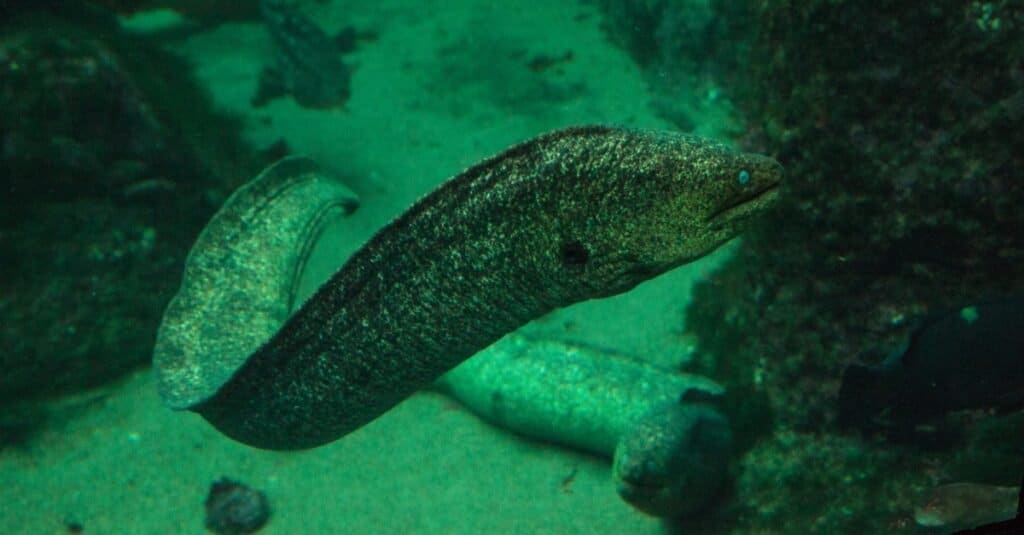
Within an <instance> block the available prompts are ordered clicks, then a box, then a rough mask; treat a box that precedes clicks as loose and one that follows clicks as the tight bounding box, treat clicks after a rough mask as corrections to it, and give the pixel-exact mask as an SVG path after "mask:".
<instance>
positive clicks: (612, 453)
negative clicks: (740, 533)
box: [434, 334, 732, 517]
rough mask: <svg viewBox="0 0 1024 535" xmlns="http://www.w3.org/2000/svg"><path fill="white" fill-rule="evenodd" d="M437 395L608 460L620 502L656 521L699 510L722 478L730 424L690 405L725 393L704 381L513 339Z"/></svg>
mask: <svg viewBox="0 0 1024 535" xmlns="http://www.w3.org/2000/svg"><path fill="white" fill-rule="evenodd" d="M434 387H435V388H436V389H438V390H440V391H441V392H444V393H446V394H448V395H450V396H452V397H454V398H456V399H458V400H459V401H460V402H461V403H462V404H463V405H465V406H466V407H468V408H469V409H470V410H471V411H473V412H474V413H475V414H477V415H479V416H480V417H481V418H483V419H484V420H487V421H489V422H491V423H493V424H495V425H498V426H500V427H502V428H505V429H510V430H512V431H516V432H518V433H520V434H523V435H526V436H529V437H533V438H537V439H540V440H543V441H547V442H554V443H558V444H562V445H566V446H571V447H574V448H578V449H583V450H586V451H590V452H592V453H596V454H598V455H601V456H603V457H607V458H612V459H613V474H614V477H615V480H616V487H617V491H618V492H619V495H620V496H622V498H623V499H625V500H626V501H628V502H629V503H630V504H632V505H633V506H635V507H637V508H638V509H640V510H642V511H645V512H647V513H649V514H652V515H656V516H670V517H674V516H679V515H683V514H687V513H691V512H693V511H695V510H697V509H699V508H700V507H701V506H702V505H704V504H706V502H707V501H708V499H710V498H711V497H713V496H714V494H715V491H716V490H717V489H718V488H719V487H720V486H721V484H722V482H723V481H724V480H725V477H726V473H727V468H728V463H729V460H730V452H731V449H732V432H731V430H730V427H729V424H728V422H727V421H726V419H725V418H724V417H723V416H721V414H719V412H718V411H717V410H715V409H714V408H713V406H711V405H710V404H708V403H700V402H690V401H687V400H686V398H692V397H698V398H700V397H703V398H708V397H709V396H717V395H719V394H721V393H722V392H723V389H722V387H721V386H720V385H718V384H717V383H715V382H713V381H711V380H710V379H707V378H704V377H701V376H697V375H684V374H678V373H667V372H664V371H661V370H657V369H654V368H652V367H650V366H646V365H643V364H641V363H639V362H636V361H633V360H631V359H629V358H626V357H623V356H621V355H618V354H614V353H609V352H607V351H602V350H599V349H595V348H589V347H584V346H578V345H571V344H566V343H562V342H558V341H552V340H531V339H528V338H526V337H523V336H522V335H518V334H510V335H508V336H506V337H504V338H502V339H501V340H499V341H498V342H496V343H495V344H492V345H491V346H489V347H488V348H487V349H484V350H483V351H481V352H479V353H477V354H476V355H475V356H473V357H472V358H470V359H468V360H467V361H465V362H463V363H462V364H460V365H459V366H457V367H456V368H455V369H453V370H451V371H449V372H448V373H446V374H444V375H442V376H441V378H440V379H439V380H438V381H437V382H436V383H435V385H434ZM693 390H697V391H700V393H701V394H702V396H692V395H688V394H692V392H691V391H693Z"/></svg>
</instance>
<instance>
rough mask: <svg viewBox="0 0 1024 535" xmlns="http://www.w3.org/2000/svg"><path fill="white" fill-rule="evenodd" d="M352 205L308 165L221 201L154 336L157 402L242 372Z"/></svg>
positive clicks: (199, 394) (179, 398)
mask: <svg viewBox="0 0 1024 535" xmlns="http://www.w3.org/2000/svg"><path fill="white" fill-rule="evenodd" d="M358 206H359V200H358V198H357V197H356V195H355V194H354V193H352V192H351V191H350V190H349V189H348V188H346V187H345V186H343V185H341V184H340V183H338V182H336V181H334V180H332V179H330V178H328V177H326V176H324V175H323V174H322V173H321V172H320V170H319V168H318V167H317V165H316V164H315V163H314V162H313V161H311V160H309V159H307V158H295V157H290V158H285V159H283V160H281V161H280V162H278V163H276V164H274V165H272V166H270V167H268V168H267V169H266V170H265V171H263V172H262V173H260V175H259V176H257V177H256V178H255V179H253V180H252V181H251V182H249V183H248V184H246V185H245V186H243V187H241V188H239V189H238V190H237V191H236V192H235V193H234V194H232V195H231V197H229V198H228V200H227V201H225V203H224V205H223V206H222V207H221V209H220V211H218V212H217V214H215V215H214V217H213V219H211V220H210V222H209V223H208V224H207V225H206V227H205V228H204V229H203V231H202V232H201V233H200V234H199V237H198V238H197V239H196V243H195V244H194V245H193V246H192V250H191V251H190V252H189V255H188V258H187V259H186V260H185V274H184V277H183V280H182V284H181V287H180V288H179V289H178V293H177V294H176V295H175V296H174V298H173V299H172V300H171V302H170V303H169V304H168V306H167V309H166V310H165V311H164V317H163V321H162V322H161V324H160V328H159V330H158V331H157V340H156V346H155V348H154V352H153V353H154V364H155V366H156V368H157V372H158V374H159V389H160V397H161V398H162V399H163V400H164V401H165V402H167V404H168V405H170V406H171V407H173V408H184V407H189V406H192V405H194V404H196V403H199V402H200V401H202V400H203V399H204V398H205V397H206V396H205V395H204V394H203V393H208V392H213V391H215V390H216V389H217V388H219V387H220V386H221V385H223V384H224V383H225V382H227V381H228V379H230V378H231V376H232V374H234V372H235V370H237V369H238V368H239V367H240V366H242V365H243V364H244V363H245V358H246V357H247V356H248V355H249V354H250V353H252V352H253V351H256V350H257V349H259V347H260V346H261V345H262V344H263V343H264V342H266V341H267V340H268V339H269V338H270V337H271V336H273V334H274V333H275V332H277V330H278V329H279V328H280V327H281V325H282V324H283V323H284V322H285V320H287V319H288V316H289V315H290V314H291V311H292V309H293V308H294V307H295V306H296V305H297V303H296V298H295V296H296V292H297V291H298V283H299V280H300V278H299V276H300V274H301V273H302V270H303V268H304V267H305V265H306V260H307V258H308V256H309V253H310V252H311V251H312V248H313V244H314V243H315V242H316V240H317V238H319V236H320V234H321V231H322V230H323V229H324V227H325V226H326V224H327V223H329V222H330V221H331V220H332V219H334V218H335V217H338V216H342V215H347V214H349V213H351V212H352V211H354V210H355V209H356V208H357V207H358Z"/></svg>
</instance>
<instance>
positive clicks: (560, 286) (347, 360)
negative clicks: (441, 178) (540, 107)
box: [156, 127, 782, 449]
mask: <svg viewBox="0 0 1024 535" xmlns="http://www.w3.org/2000/svg"><path fill="white" fill-rule="evenodd" d="M781 178H782V169H781V166H779V164H778V163H776V162H775V161H773V160H771V159H769V158H766V157H763V156H758V155H753V154H744V153H739V152H736V151H733V150H731V149H729V148H727V147H725V146H723V145H720V144H717V143H714V142H711V141H707V140H704V139H700V138H696V137H692V136H687V135H682V134H676V133H669V132H649V131H634V130H622V129H616V128H607V127H579V128H570V129H566V130H560V131H556V132H552V133H549V134H545V135H541V136H539V137H536V138H534V139H532V140H529V141H526V142H524V143H522V144H520V145H516V146H514V147H512V148H511V149H508V150H506V151H505V152H503V153H501V154H499V155H497V156H495V157H493V158H490V159H488V160H485V161H484V162H482V163H480V164H478V165H476V166H474V167H471V168H470V169H468V170H466V171H464V172H463V173H461V174H459V175H457V176H456V177H454V178H453V179H451V180H449V181H448V182H446V183H445V184H443V185H442V186H441V187H439V188H438V189H436V190H435V191H434V192H432V193H430V194H429V195H427V196H426V197H424V198H423V199H421V200H420V201H418V202H417V203H416V204H414V205H413V206H412V207H411V208H410V209H409V210H408V211H406V212H405V213H404V214H402V215H401V216H399V217H398V218H397V219H396V220H394V221H393V222H392V223H390V224H389V225H387V226H385V227H384V228H383V229H381V230H380V231H379V232H378V233H377V234H376V235H375V236H374V237H373V238H371V239H370V241H369V242H368V243H367V244H366V245H364V246H363V247H362V248H361V249H360V250H358V251H357V252H356V253H355V254H354V255H353V256H352V257H351V258H349V259H348V261H347V262H346V263H345V264H344V265H343V266H342V267H341V268H340V269H339V270H338V272H337V273H335V274H334V276H332V277H331V279H330V280H329V281H328V282H327V283H325V284H324V285H323V286H322V287H321V288H320V289H319V290H317V292H316V293H315V294H314V295H313V296H312V297H311V298H310V299H309V300H308V301H307V302H306V303H305V304H304V305H302V307H301V308H299V310H298V311H297V312H296V313H295V314H294V315H293V316H292V317H291V318H290V319H288V320H287V322H286V323H284V325H283V326H282V327H281V329H280V330H279V331H277V333H276V334H274V335H273V336H272V337H270V338H269V340H268V341H266V343H264V344H263V345H262V346H261V347H259V349H257V350H256V351H255V352H253V353H252V354H251V355H248V356H247V357H245V356H243V357H241V359H242V360H243V361H244V362H243V363H242V364H241V365H240V366H238V367H237V369H236V370H235V371H234V373H233V375H231V376H230V378H227V380H226V381H225V382H224V383H223V384H220V385H217V384H215V381H209V380H200V381H193V380H192V379H193V377H194V376H195V374H194V373H193V372H191V371H190V370H193V369H198V368H203V367H205V366H207V365H208V364H206V363H205V362H206V361H207V360H210V359H213V360H217V359H227V360H230V361H231V363H232V365H233V364H234V363H235V362H238V360H239V356H238V355H237V354H234V355H220V354H214V353H202V352H191V353H187V354H181V353H175V352H174V350H173V348H172V349H171V350H170V352H168V351H167V348H166V347H165V348H163V349H162V348H161V347H160V346H159V345H158V348H157V352H156V353H157V365H158V368H160V372H161V386H162V388H161V392H162V394H163V398H164V401H165V402H166V403H167V404H168V405H170V406H172V407H175V408H188V409H191V410H194V411H196V412H198V413H200V414H201V415H203V416H204V417H205V418H206V419H207V420H208V421H210V422H211V423H212V424H213V425H214V426H216V427H217V428H218V429H219V430H221V431H222V432H223V433H225V434H226V435H228V436H230V437H232V438H234V439H236V440H238V441H241V442H244V443H247V444H250V445H253V446H256V447H262V448H270V449H295V448H309V447H314V446H318V445H321V444H324V443H327V442H330V441H333V440H336V439H337V438H340V437H341V436H343V435H345V434H346V433H349V432H351V431H353V430H355V429H357V428H359V427H360V426H362V425H364V424H366V423H368V422H369V421H371V420H373V419H374V418H376V417H377V416H380V415H381V414H383V413H384V412H385V411H387V410H388V409H390V408H391V407H393V406H394V405H395V404H397V403H398V402H400V401H402V400H403V399H405V398H406V397H408V396H409V395H410V394H412V393H413V392H415V391H416V390H417V389H420V388H422V387H425V386H427V385H429V384H430V383H431V382H433V381H434V380H435V379H436V378H437V377H439V376H440V375H441V374H442V373H444V372H445V371H447V370H449V369H451V368H452V367H454V366H455V365H457V364H459V363H460V362H462V361H463V360H465V359H466V358H468V357H470V356H471V355H473V354H474V353H476V352H477V351H479V350H480V349H483V348H484V347H487V346H488V345H490V344H491V343H493V342H494V341H496V340H497V339H498V338H500V337H501V336H503V335H504V334H506V333H508V332H510V331H512V330H514V329H515V328H517V327H519V326H520V325H522V324H524V323H526V322H527V321H529V320H531V319H533V318H535V317H537V316H540V315H542V314H544V313H546V312H548V311H550V310H552V309H554V308H556V307H562V306H566V305H570V304H572V303H575V302H578V301H582V300H585V299H591V298H596V297H604V296H609V295H613V294H617V293H621V292H624V291H626V290H628V289H630V288H632V287H633V286H635V285H636V284H638V283H640V282H642V281H644V280H647V279H649V278H651V277H654V276H656V275H658V274H660V273H662V272H664V271H666V270H669V269H671V268H673V267H676V266H678V265H681V264H684V263H686V262H689V261H692V260H695V259H697V258H699V257H701V256H704V255H706V254H707V253H709V252H711V251H712V250H714V249H715V248H716V247H718V246H719V245H721V244H722V243H724V242H725V241H727V240H729V239H730V238H732V237H734V236H735V235H736V234H738V233H739V232H740V231H741V230H742V229H743V228H744V227H745V226H746V224H747V222H748V221H749V220H750V219H751V218H752V217H753V216H755V215H757V214H758V213H760V212H761V211H762V210H764V209H765V208H766V207H768V206H770V205H771V204H772V203H773V201H774V200H775V198H776V197H777V195H776V192H777V187H776V186H778V184H779V183H780V181H781ZM189 279H190V277H189V274H188V269H186V276H185V281H184V282H183V291H184V288H185V286H186V285H187V284H191V283H192V282H190V280H189ZM247 304H248V303H247V302H240V303H238V306H240V307H241V306H245V305H247ZM169 320H171V321H180V320H181V318H180V317H170V318H168V317H165V319H164V322H165V325H164V326H163V327H162V331H163V330H164V329H167V330H171V329H172V327H168V326H167V325H166V323H167V322H168V321H169ZM211 320H214V318H211ZM229 324H230V325H232V326H233V325H234V324H235V321H234V319H233V318H231V317H220V318H216V319H215V323H212V324H211V325H209V326H207V327H206V328H205V329H204V331H205V332H204V333H202V334H200V333H198V332H194V333H188V332H185V331H187V329H184V328H183V329H181V330H179V331H178V332H179V336H186V337H200V336H206V335H212V336H233V333H232V332H231V331H230V330H228V329H223V327H226V326H228V325H229ZM215 326H220V327H221V328H222V329H221V331H220V332H219V333H216V332H214V331H215V329H214V327H215ZM241 327H242V328H247V327H246V326H241ZM193 328H196V327H193ZM161 352H163V357H161ZM214 367H217V366H214ZM220 367H223V368H229V367H231V366H220Z"/></svg>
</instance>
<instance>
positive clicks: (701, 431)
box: [612, 400, 732, 517]
mask: <svg viewBox="0 0 1024 535" xmlns="http://www.w3.org/2000/svg"><path fill="white" fill-rule="evenodd" d="M731 457H732V429H731V428H730V426H729V422H728V420H726V419H725V417H724V416H722V414H721V413H720V412H718V410H717V409H715V407H714V406H712V405H710V404H708V403H692V402H687V401H678V400H677V401H674V402H673V401H670V402H661V403H659V404H657V405H655V406H653V407H651V409H650V410H649V411H648V412H647V414H645V415H644V416H643V417H642V418H640V419H639V420H637V421H636V422H634V423H633V425H632V426H630V427H629V428H627V429H626V431H625V432H624V433H623V434H622V440H620V441H619V444H618V445H617V447H616V448H615V458H614V461H613V463H612V475H613V476H614V478H615V483H616V490H617V491H618V493H619V496H621V497H622V499H624V500H626V501H627V502H629V503H630V504H632V505H633V506H634V507H636V508H637V509H640V510H641V511H644V512H646V513H648V514H651V515H654V516H664V517H678V516H683V515H687V514H690V513H693V512H695V511H697V510H699V509H700V508H702V507H704V506H705V505H706V504H707V503H708V502H709V501H710V500H711V499H712V498H714V497H715V495H716V494H717V492H718V491H719V489H721V487H722V484H723V483H724V482H725V480H726V477H727V474H728V469H729V461H730V458H731Z"/></svg>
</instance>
